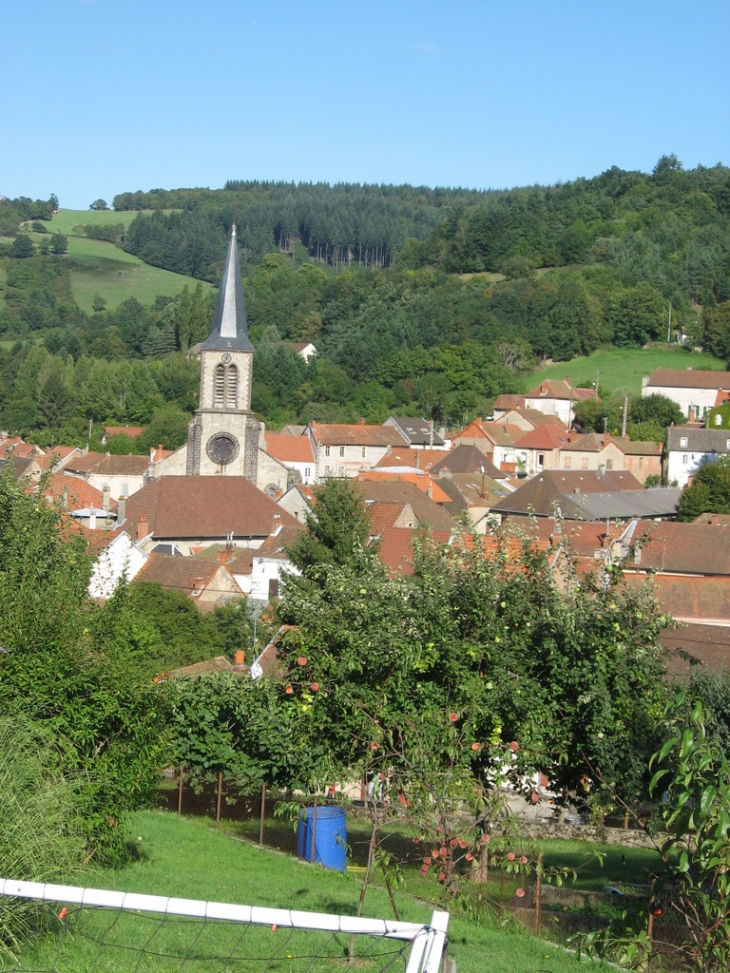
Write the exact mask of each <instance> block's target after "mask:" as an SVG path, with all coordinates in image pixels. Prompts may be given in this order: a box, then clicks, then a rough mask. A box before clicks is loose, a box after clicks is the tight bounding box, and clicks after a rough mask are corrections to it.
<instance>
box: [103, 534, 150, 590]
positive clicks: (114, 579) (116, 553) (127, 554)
mask: <svg viewBox="0 0 730 973" xmlns="http://www.w3.org/2000/svg"><path fill="white" fill-rule="evenodd" d="M147 557H148V555H147V554H145V553H144V551H143V550H142V547H141V546H140V545H139V544H138V543H137V540H136V537H135V538H133V537H132V535H131V534H130V533H128V532H127V531H124V530H120V531H118V532H117V533H116V534H115V535H113V536H112V537H111V538H110V540H109V542H108V543H107V545H106V547H105V548H104V549H103V550H102V551H100V553H99V556H98V557H97V559H96V560H95V561H94V563H93V565H92V567H91V577H90V579H89V587H88V592H89V595H90V596H91V597H92V598H103V599H106V598H111V596H112V595H113V594H114V592H115V591H116V589H117V586H118V585H119V584H120V583H128V582H130V581H132V580H133V579H134V578H135V577H136V576H137V574H138V573H139V571H141V570H142V567H143V566H144V564H145V562H146V561H147Z"/></svg>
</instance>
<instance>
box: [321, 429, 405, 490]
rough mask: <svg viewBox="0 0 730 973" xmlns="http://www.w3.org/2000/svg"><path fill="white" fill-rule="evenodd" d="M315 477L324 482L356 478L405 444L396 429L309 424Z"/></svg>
mask: <svg viewBox="0 0 730 973" xmlns="http://www.w3.org/2000/svg"><path fill="white" fill-rule="evenodd" d="M307 435H308V436H309V439H310V442H311V445H312V453H313V455H314V466H315V477H316V479H317V482H321V481H322V480H324V479H326V478H327V477H329V476H347V477H353V476H357V474H358V473H359V472H360V470H363V469H370V468H371V467H373V466H376V465H377V463H378V462H379V461H380V460H381V459H382V458H383V456H385V455H386V453H388V452H389V451H390V450H392V449H393V448H395V447H402V446H403V445H404V441H403V437H402V436H401V434H400V432H399V431H398V430H397V429H396V428H395V427H393V426H368V425H365V423H364V422H359V423H357V424H356V425H340V424H338V425H334V424H327V423H320V422H310V423H309V425H308V426H307Z"/></svg>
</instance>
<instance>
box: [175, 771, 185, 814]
mask: <svg viewBox="0 0 730 973" xmlns="http://www.w3.org/2000/svg"><path fill="white" fill-rule="evenodd" d="M184 777H185V768H184V767H183V765H182V764H180V783H179V784H178V787H177V813H178V814H182V797H183V779H184Z"/></svg>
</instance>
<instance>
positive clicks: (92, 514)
mask: <svg viewBox="0 0 730 973" xmlns="http://www.w3.org/2000/svg"><path fill="white" fill-rule="evenodd" d="M89 530H96V508H95V507H92V508H91V510H89Z"/></svg>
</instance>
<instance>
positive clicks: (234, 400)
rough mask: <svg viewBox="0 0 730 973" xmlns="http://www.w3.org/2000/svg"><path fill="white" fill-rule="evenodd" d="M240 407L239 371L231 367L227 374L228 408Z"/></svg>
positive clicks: (233, 366)
mask: <svg viewBox="0 0 730 973" xmlns="http://www.w3.org/2000/svg"><path fill="white" fill-rule="evenodd" d="M237 405H238V369H237V368H236V366H235V365H229V366H228V370H227V374H226V408H227V409H235V408H236V406H237Z"/></svg>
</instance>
